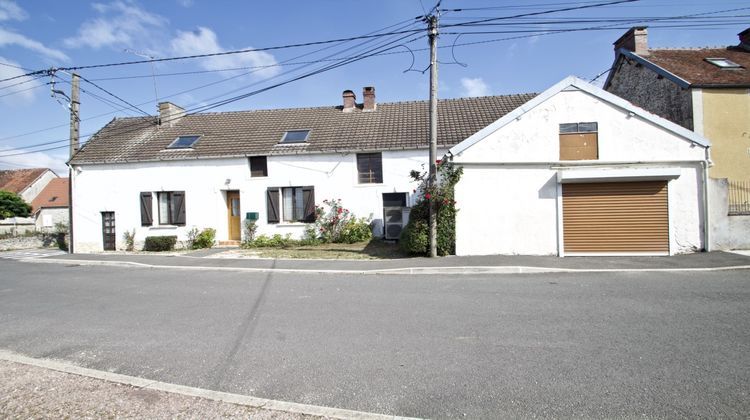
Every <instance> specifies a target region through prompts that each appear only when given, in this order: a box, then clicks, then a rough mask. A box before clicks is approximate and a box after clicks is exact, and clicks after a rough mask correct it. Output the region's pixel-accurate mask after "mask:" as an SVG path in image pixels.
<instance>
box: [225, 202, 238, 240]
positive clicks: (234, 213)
mask: <svg viewBox="0 0 750 420" xmlns="http://www.w3.org/2000/svg"><path fill="white" fill-rule="evenodd" d="M227 222H228V224H229V238H228V239H229V240H230V241H239V240H240V192H239V191H227Z"/></svg>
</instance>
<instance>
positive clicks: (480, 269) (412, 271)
mask: <svg viewBox="0 0 750 420" xmlns="http://www.w3.org/2000/svg"><path fill="white" fill-rule="evenodd" d="M23 261H24V262H32V263H46V264H67V265H91V266H97V265H100V266H110V267H140V268H167V269H173V270H195V271H212V270H213V271H239V272H256V273H268V272H272V273H298V274H299V273H307V274H368V275H378V274H408V275H434V274H456V275H459V274H540V273H642V272H657V273H658V272H664V273H674V272H706V271H733V270H748V269H750V265H734V266H724V267H690V268H559V267H530V266H518V265H514V266H456V267H405V268H383V269H374V270H320V269H314V270H307V269H301V268H256V267H212V266H182V265H157V264H145V263H139V262H133V261H98V260H59V259H55V258H49V257H47V258H28V259H25V260H23Z"/></svg>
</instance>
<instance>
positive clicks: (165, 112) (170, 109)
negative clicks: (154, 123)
mask: <svg viewBox="0 0 750 420" xmlns="http://www.w3.org/2000/svg"><path fill="white" fill-rule="evenodd" d="M184 116H185V110H184V109H182V108H180V107H179V106H177V105H175V104H173V103H172V102H159V125H166V126H167V127H172V126H174V125H175V124H177V121H179V120H180V118H182V117H184Z"/></svg>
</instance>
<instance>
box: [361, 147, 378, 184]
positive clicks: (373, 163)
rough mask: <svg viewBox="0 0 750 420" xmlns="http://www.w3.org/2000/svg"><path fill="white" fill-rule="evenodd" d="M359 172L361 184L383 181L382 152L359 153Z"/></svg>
mask: <svg viewBox="0 0 750 420" xmlns="http://www.w3.org/2000/svg"><path fill="white" fill-rule="evenodd" d="M357 174H358V179H359V183H360V184H381V183H382V182H383V155H382V154H381V153H357Z"/></svg>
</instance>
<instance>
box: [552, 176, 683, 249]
mask: <svg viewBox="0 0 750 420" xmlns="http://www.w3.org/2000/svg"><path fill="white" fill-rule="evenodd" d="M562 195H563V200H562V201H563V205H562V207H563V246H564V249H565V254H568V255H569V254H574V253H585V254H591V253H607V254H620V253H622V254H626V253H648V254H663V255H668V254H669V207H668V202H667V181H665V180H661V181H641V182H595V183H569V184H563V185H562Z"/></svg>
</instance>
